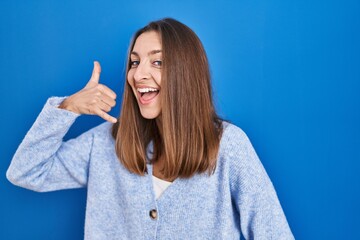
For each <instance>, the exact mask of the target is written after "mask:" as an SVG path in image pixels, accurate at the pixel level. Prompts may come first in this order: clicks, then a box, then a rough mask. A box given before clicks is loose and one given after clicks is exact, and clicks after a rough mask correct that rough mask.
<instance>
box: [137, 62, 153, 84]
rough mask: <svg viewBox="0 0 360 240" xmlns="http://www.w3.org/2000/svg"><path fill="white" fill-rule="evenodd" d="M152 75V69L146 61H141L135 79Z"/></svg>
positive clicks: (138, 79)
mask: <svg viewBox="0 0 360 240" xmlns="http://www.w3.org/2000/svg"><path fill="white" fill-rule="evenodd" d="M150 77H151V74H150V71H149V69H148V67H147V64H146V63H141V62H140V63H139V65H138V66H137V67H136V69H135V73H134V79H135V81H141V80H147V79H149V78H150Z"/></svg>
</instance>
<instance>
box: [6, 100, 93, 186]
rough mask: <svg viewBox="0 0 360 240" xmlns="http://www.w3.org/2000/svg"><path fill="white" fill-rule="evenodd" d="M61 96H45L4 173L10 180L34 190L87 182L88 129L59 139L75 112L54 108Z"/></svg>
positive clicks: (75, 116) (66, 129)
mask: <svg viewBox="0 0 360 240" xmlns="http://www.w3.org/2000/svg"><path fill="white" fill-rule="evenodd" d="M63 99H64V98H58V97H53V98H49V99H48V101H47V102H46V104H45V106H44V108H43V109H42V111H41V113H40V114H39V116H38V117H37V119H36V121H35V122H34V124H33V125H32V127H31V128H30V130H29V131H28V133H27V134H26V136H25V138H24V139H23V141H22V143H21V144H20V146H19V147H18V149H17V151H16V153H15V155H14V157H13V159H12V161H11V164H10V166H9V168H8V170H7V173H6V176H7V178H8V180H9V181H10V182H12V183H13V184H15V185H18V186H20V187H24V188H27V189H30V190H33V191H38V192H46V191H54V190H60V189H68V188H79V187H84V186H85V185H86V184H87V175H88V162H89V158H90V157H89V156H90V153H91V147H92V141H93V136H92V131H88V132H86V133H83V134H82V135H80V136H79V137H77V138H75V139H72V140H69V141H67V142H63V140H62V139H63V137H64V135H65V134H66V133H67V131H68V130H69V128H70V126H71V125H72V124H73V122H74V121H75V119H76V118H77V117H78V116H79V114H75V113H73V112H70V111H67V110H64V109H59V108H58V105H59V104H60V103H61V102H62V101H63Z"/></svg>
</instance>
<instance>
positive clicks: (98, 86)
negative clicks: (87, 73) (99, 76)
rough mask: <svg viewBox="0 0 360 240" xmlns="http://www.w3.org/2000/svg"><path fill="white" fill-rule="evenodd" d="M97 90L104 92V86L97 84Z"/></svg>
mask: <svg viewBox="0 0 360 240" xmlns="http://www.w3.org/2000/svg"><path fill="white" fill-rule="evenodd" d="M97 89H99V90H100V91H104V85H102V84H101V83H99V84H98V85H97Z"/></svg>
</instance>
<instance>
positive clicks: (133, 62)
mask: <svg viewBox="0 0 360 240" xmlns="http://www.w3.org/2000/svg"><path fill="white" fill-rule="evenodd" d="M139 64H140V61H137V60H135V61H130V67H131V68H135V67H137V66H139Z"/></svg>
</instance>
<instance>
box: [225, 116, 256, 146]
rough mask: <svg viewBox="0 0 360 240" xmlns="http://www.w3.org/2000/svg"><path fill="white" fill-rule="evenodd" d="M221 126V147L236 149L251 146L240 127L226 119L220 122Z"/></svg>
mask: <svg viewBox="0 0 360 240" xmlns="http://www.w3.org/2000/svg"><path fill="white" fill-rule="evenodd" d="M222 126H223V133H222V136H221V141H220V147H221V148H225V149H226V150H227V151H237V150H239V149H243V148H247V147H250V146H251V143H250V140H249V138H248V136H247V135H246V133H245V132H244V131H243V130H242V129H241V128H240V127H238V126H236V125H234V124H232V123H230V122H226V121H223V122H222ZM249 145H250V146H249Z"/></svg>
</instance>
